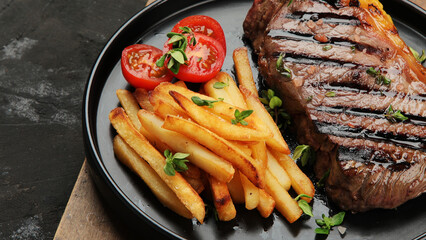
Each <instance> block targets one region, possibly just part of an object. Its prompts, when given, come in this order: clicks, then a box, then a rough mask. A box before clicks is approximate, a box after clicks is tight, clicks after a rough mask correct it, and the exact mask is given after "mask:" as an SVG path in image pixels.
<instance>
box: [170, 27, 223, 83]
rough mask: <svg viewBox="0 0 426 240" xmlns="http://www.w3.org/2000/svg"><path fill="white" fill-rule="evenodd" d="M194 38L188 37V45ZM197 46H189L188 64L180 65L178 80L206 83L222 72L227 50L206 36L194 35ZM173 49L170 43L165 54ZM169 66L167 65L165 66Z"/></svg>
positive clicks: (187, 53)
mask: <svg viewBox="0 0 426 240" xmlns="http://www.w3.org/2000/svg"><path fill="white" fill-rule="evenodd" d="M191 37H192V36H191V35H188V43H189V42H190V38H191ZM194 37H195V39H196V40H197V44H195V46H193V45H192V44H188V46H187V47H186V50H185V54H186V56H187V58H188V60H187V61H185V63H186V64H182V65H180V69H179V72H178V73H177V74H173V73H172V74H173V75H175V77H176V78H177V79H180V80H182V81H187V82H205V81H208V80H210V79H212V78H213V77H214V76H216V74H217V73H218V72H219V71H220V69H221V68H222V65H223V61H224V60H225V50H224V49H223V47H222V44H220V43H219V42H218V41H216V40H215V39H213V38H211V37H207V36H206V35H204V34H199V33H194ZM170 49H172V44H168V41H167V42H166V44H165V45H164V49H163V52H164V53H167V52H168V51H169V50H170ZM165 65H167V64H165Z"/></svg>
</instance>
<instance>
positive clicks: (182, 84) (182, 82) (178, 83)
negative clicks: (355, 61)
mask: <svg viewBox="0 0 426 240" xmlns="http://www.w3.org/2000/svg"><path fill="white" fill-rule="evenodd" d="M174 84H175V85H176V86H179V87H183V88H188V87H187V86H186V83H185V82H184V81H181V80H179V81H177V82H175V83H174Z"/></svg>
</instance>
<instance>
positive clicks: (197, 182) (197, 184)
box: [183, 176, 204, 194]
mask: <svg viewBox="0 0 426 240" xmlns="http://www.w3.org/2000/svg"><path fill="white" fill-rule="evenodd" d="M183 178H185V180H186V181H187V182H188V183H189V184H190V185H191V187H192V188H193V189H194V190H195V191H196V192H197V193H198V194H200V193H202V192H203V191H204V183H203V181H202V180H201V178H190V177H185V176H184V177H183Z"/></svg>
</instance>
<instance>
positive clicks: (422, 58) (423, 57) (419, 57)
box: [409, 47, 426, 63]
mask: <svg viewBox="0 0 426 240" xmlns="http://www.w3.org/2000/svg"><path fill="white" fill-rule="evenodd" d="M409 48H410V51H411V53H412V54H413V55H414V57H415V58H416V60H417V61H419V62H420V63H423V62H424V61H425V60H426V54H425V50H422V55H420V54H419V53H418V52H417V51H416V50H414V49H413V48H411V47H409Z"/></svg>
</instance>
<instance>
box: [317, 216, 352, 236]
mask: <svg viewBox="0 0 426 240" xmlns="http://www.w3.org/2000/svg"><path fill="white" fill-rule="evenodd" d="M344 218H345V212H339V213H338V214H336V215H334V216H332V217H326V216H325V215H324V214H323V215H322V219H315V222H316V223H317V225H318V226H320V228H316V229H315V233H317V234H329V233H330V230H331V228H332V227H334V226H338V225H340V224H342V222H343V219H344Z"/></svg>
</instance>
